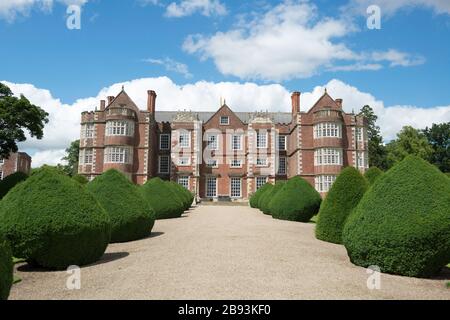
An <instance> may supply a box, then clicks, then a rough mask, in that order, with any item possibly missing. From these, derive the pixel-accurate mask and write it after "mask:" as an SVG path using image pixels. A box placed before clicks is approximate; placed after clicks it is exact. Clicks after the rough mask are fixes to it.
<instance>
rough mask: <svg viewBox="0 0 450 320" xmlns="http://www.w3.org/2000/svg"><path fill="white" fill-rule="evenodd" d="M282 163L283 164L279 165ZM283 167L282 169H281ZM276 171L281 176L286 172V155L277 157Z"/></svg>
mask: <svg viewBox="0 0 450 320" xmlns="http://www.w3.org/2000/svg"><path fill="white" fill-rule="evenodd" d="M282 163H284V164H283V166H282V165H281V164H282ZM282 169H283V170H282ZM277 173H278V174H279V175H281V176H284V175H286V174H287V157H279V158H278V170H277Z"/></svg>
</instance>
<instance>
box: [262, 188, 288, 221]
mask: <svg viewBox="0 0 450 320" xmlns="http://www.w3.org/2000/svg"><path fill="white" fill-rule="evenodd" d="M285 182H286V181H277V182H276V183H275V185H274V186H273V187H272V188H269V189H268V190H267V192H266V193H264V197H262V198H261V199H260V200H259V203H260V207H259V209H260V210H261V211H262V212H263V213H264V214H271V209H270V202H271V200H272V199H273V198H274V197H275V195H276V194H277V193H278V192H279V191H280V190H281V189H282V188H283V185H284V184H285Z"/></svg>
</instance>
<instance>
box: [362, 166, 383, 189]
mask: <svg viewBox="0 0 450 320" xmlns="http://www.w3.org/2000/svg"><path fill="white" fill-rule="evenodd" d="M383 174H384V172H383V171H381V170H380V169H378V168H377V167H370V168H369V169H368V170H367V171H366V173H364V177H365V178H366V179H367V181H368V182H369V185H373V184H374V183H375V181H377V180H378V178H379V177H381V176H382V175H383Z"/></svg>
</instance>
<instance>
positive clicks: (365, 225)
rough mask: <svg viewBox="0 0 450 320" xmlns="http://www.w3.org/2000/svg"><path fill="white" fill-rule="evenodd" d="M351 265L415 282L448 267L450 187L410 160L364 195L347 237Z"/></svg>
mask: <svg viewBox="0 0 450 320" xmlns="http://www.w3.org/2000/svg"><path fill="white" fill-rule="evenodd" d="M343 242H344V245H345V247H346V249H347V252H348V255H349V257H350V260H351V261H352V262H353V263H355V264H357V265H360V266H363V267H368V266H370V265H377V266H379V267H380V268H381V270H382V272H386V273H393V274H400V275H405V276H414V277H428V276H431V275H433V274H435V273H437V272H438V271H439V270H440V269H441V268H442V267H443V266H445V265H446V264H447V263H448V262H449V261H450V182H449V180H448V178H447V177H445V175H444V174H442V173H441V172H440V171H439V170H438V169H437V168H436V167H434V166H432V165H430V164H429V163H427V162H426V161H424V160H422V159H420V158H418V157H414V156H409V157H407V158H405V160H403V161H402V162H400V163H399V164H397V165H395V166H394V167H393V168H392V169H390V170H389V171H388V172H386V173H385V174H384V175H383V176H382V177H381V178H380V179H379V180H378V181H377V182H376V183H375V184H374V185H373V186H372V187H371V188H370V189H369V191H368V192H367V193H366V194H365V195H364V197H363V198H362V200H361V202H360V203H359V205H358V206H357V207H356V209H355V211H353V213H352V214H351V215H350V217H349V219H348V221H347V223H346V225H345V227H344V232H343Z"/></svg>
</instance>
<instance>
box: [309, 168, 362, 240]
mask: <svg viewBox="0 0 450 320" xmlns="http://www.w3.org/2000/svg"><path fill="white" fill-rule="evenodd" d="M368 186H369V185H368V182H367V180H366V179H365V178H364V177H363V176H362V175H361V173H360V172H359V171H358V170H357V169H355V168H353V167H347V168H345V169H344V170H342V172H341V174H340V175H339V176H338V177H337V179H336V181H335V182H334V183H333V186H332V187H331V189H330V191H329V192H328V194H327V196H326V198H325V200H324V201H323V202H322V204H321V206H320V210H319V216H318V219H317V224H316V237H317V239H320V240H323V241H328V242H332V243H342V230H343V228H344V224H345V221H346V220H347V218H348V216H349V215H350V213H351V212H352V210H353V209H354V208H355V207H356V206H357V205H358V203H359V201H360V200H361V198H362V197H363V195H364V193H365V192H366V191H367V188H368Z"/></svg>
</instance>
